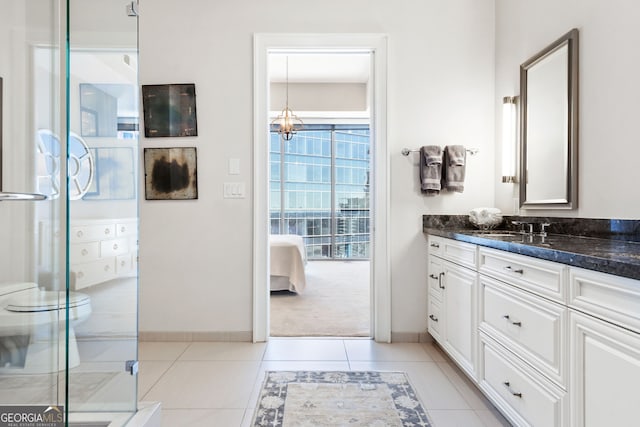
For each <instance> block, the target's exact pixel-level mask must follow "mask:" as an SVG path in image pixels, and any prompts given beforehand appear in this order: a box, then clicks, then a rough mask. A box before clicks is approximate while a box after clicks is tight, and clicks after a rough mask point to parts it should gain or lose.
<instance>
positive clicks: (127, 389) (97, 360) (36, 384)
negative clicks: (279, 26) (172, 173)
mask: <svg viewBox="0 0 640 427" xmlns="http://www.w3.org/2000/svg"><path fill="white" fill-rule="evenodd" d="M0 10H1V11H2V12H1V13H0V425H3V424H2V423H3V421H7V419H6V417H9V416H13V417H14V421H15V420H17V419H18V418H15V417H23V418H22V419H23V420H27V419H28V418H26V417H27V414H36V415H34V416H38V415H39V417H40V418H29V419H43V420H44V421H50V422H52V424H46V425H52V426H61V425H76V426H89V425H91V426H103V425H104V426H121V425H125V424H127V423H128V422H129V420H130V419H131V418H132V417H133V415H134V414H135V413H136V410H137V376H136V374H137V335H138V326H137V316H138V273H137V272H138V268H137V247H138V187H137V178H138V152H139V150H138V98H139V95H138V81H137V79H138V70H137V61H138V46H137V42H138V19H137V4H136V2H131V3H126V2H123V1H114V0H68V1H64V0H0ZM6 414H10V415H6ZM3 417H5V418H3ZM55 423H57V424H55ZM34 425H36V426H37V425H39V424H34ZM42 425H45V424H42Z"/></svg>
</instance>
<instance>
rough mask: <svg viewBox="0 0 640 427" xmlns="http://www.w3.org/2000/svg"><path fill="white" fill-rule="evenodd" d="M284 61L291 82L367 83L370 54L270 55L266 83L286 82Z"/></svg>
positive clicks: (297, 53) (309, 53)
mask: <svg viewBox="0 0 640 427" xmlns="http://www.w3.org/2000/svg"><path fill="white" fill-rule="evenodd" d="M287 58H288V60H289V82H291V83H366V82H368V81H369V70H370V63H369V59H370V54H369V53H365V52H344V53H336V52H331V53H326V52H322V53H316V52H302V53H300V52H295V53H270V54H269V65H268V67H269V80H270V81H271V82H274V83H283V82H285V81H286V74H287Z"/></svg>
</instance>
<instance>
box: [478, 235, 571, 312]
mask: <svg viewBox="0 0 640 427" xmlns="http://www.w3.org/2000/svg"><path fill="white" fill-rule="evenodd" d="M479 254H480V257H479V258H480V259H479V270H480V272H481V273H482V274H485V275H487V276H491V277H494V278H496V279H499V280H502V281H504V282H506V283H509V284H511V285H515V286H518V287H520V288H523V289H526V290H528V291H531V292H534V293H536V294H539V295H541V296H544V297H547V298H550V299H552V300H555V301H558V302H560V303H563V304H564V303H566V290H565V288H566V286H565V276H566V269H567V268H566V266H564V265H562V264H558V263H555V262H551V261H545V260H540V259H536V258H532V257H528V256H524V255H517V254H511V253H507V252H503V251H497V250H493V249H489V248H480V250H479Z"/></svg>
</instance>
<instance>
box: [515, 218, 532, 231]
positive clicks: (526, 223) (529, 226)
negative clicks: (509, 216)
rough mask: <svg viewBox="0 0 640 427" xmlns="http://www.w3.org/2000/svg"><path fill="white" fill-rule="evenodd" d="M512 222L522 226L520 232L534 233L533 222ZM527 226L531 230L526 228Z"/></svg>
mask: <svg viewBox="0 0 640 427" xmlns="http://www.w3.org/2000/svg"><path fill="white" fill-rule="evenodd" d="M511 224H513V225H515V226H518V225H519V226H520V233H522V234H533V224H532V223H530V222H524V221H511ZM525 228H528V229H529V230H528V231H527V230H525Z"/></svg>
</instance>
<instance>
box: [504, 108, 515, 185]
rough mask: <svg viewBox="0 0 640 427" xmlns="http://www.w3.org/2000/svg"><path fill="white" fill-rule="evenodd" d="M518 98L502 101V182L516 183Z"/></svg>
mask: <svg viewBox="0 0 640 427" xmlns="http://www.w3.org/2000/svg"><path fill="white" fill-rule="evenodd" d="M517 113H518V97H517V96H505V97H504V98H503V99H502V182H505V183H513V182H516V143H517V141H518V115H517Z"/></svg>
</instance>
